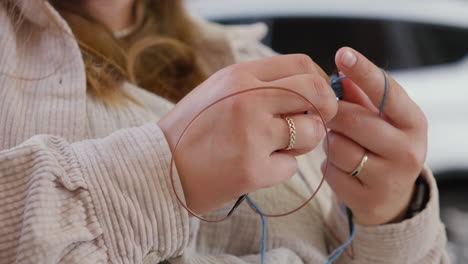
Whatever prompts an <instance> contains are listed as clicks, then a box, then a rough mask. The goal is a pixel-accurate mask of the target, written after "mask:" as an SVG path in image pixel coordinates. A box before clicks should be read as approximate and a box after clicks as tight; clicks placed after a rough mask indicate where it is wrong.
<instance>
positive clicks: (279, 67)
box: [243, 54, 328, 82]
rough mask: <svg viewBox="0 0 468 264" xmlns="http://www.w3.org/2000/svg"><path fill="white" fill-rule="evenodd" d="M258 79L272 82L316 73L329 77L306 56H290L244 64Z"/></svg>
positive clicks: (274, 57) (279, 56)
mask: <svg viewBox="0 0 468 264" xmlns="http://www.w3.org/2000/svg"><path fill="white" fill-rule="evenodd" d="M243 66H244V67H246V69H247V70H248V71H249V72H251V73H252V74H253V75H254V76H255V77H256V78H257V79H259V80H260V81H263V82H270V81H274V80H278V79H282V78H287V77H290V76H294V75H297V74H307V73H314V74H318V75H320V76H322V77H323V78H325V79H327V78H328V76H327V74H325V72H324V71H323V70H322V68H320V67H319V66H318V65H317V64H316V63H315V62H313V61H312V59H311V58H310V57H309V56H307V55H305V54H289V55H278V56H273V57H268V58H265V59H261V60H255V61H250V62H246V63H244V64H243Z"/></svg>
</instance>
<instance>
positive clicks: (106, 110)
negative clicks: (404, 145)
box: [0, 0, 449, 264]
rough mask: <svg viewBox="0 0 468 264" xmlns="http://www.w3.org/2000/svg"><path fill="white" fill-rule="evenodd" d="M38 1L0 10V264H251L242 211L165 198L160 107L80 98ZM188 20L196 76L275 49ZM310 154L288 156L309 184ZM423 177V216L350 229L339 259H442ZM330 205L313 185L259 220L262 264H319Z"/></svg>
mask: <svg viewBox="0 0 468 264" xmlns="http://www.w3.org/2000/svg"><path fill="white" fill-rule="evenodd" d="M37 2H38V1H36V0H17V3H18V5H19V7H20V9H21V12H22V13H23V14H24V16H25V21H24V23H22V24H21V26H20V27H19V28H16V29H15V28H14V25H12V22H11V20H10V18H9V17H8V15H7V14H6V11H5V9H4V7H3V6H1V7H0V263H2V264H3V263H5V264H6V263H38V264H39V263H142V262H144V263H158V262H159V261H162V260H165V259H169V260H170V262H171V263H239V264H241V263H258V262H259V255H258V252H259V248H260V236H261V232H260V230H261V229H260V221H259V217H258V216H257V215H256V214H254V213H253V211H252V210H251V209H250V208H248V206H246V205H245V204H244V205H242V206H241V207H240V209H239V210H238V211H236V213H235V214H234V216H233V217H232V218H230V219H229V220H228V221H226V222H223V223H220V224H207V223H204V222H199V221H198V220H196V219H195V218H190V217H189V216H188V214H187V212H186V211H185V210H184V209H183V208H182V207H181V206H180V205H179V204H178V202H177V200H176V199H175V196H174V194H173V192H172V189H171V183H170V180H169V174H168V167H169V161H170V157H171V153H170V150H169V148H168V145H167V143H166V140H165V138H164V136H163V133H162V132H161V130H160V129H159V127H158V126H157V124H156V122H157V120H158V119H159V118H161V116H163V115H164V114H165V113H167V112H168V111H169V110H170V109H171V107H172V105H171V104H170V103H169V102H167V101H165V100H164V99H161V98H160V97H158V96H156V95H154V94H151V93H149V92H147V91H145V90H143V89H140V88H138V87H135V86H132V85H130V84H124V86H123V89H125V90H126V91H127V92H128V93H129V94H130V95H131V96H133V97H134V98H136V99H137V100H138V101H140V102H141V103H143V105H144V107H141V106H138V105H134V104H132V103H129V105H128V106H107V105H105V104H103V103H102V102H101V101H99V100H95V99H93V98H91V97H89V96H87V94H86V80H85V72H84V66H83V61H82V58H81V55H80V50H79V48H78V46H77V43H76V41H75V40H74V39H73V38H70V37H64V36H63V34H59V33H57V32H56V31H54V30H47V29H46V27H47V25H48V24H47V23H48V21H49V20H48V18H47V17H46V16H44V15H43V14H42V13H41V11H40V8H38V6H37ZM52 11H53V10H52ZM53 12H54V14H55V19H57V21H59V23H60V25H61V26H63V27H64V28H66V29H67V30H68V31H69V28H68V26H67V25H66V23H65V22H64V21H63V19H61V18H60V16H59V15H58V14H57V13H56V12H55V11H53ZM197 23H198V25H199V30H200V34H199V36H200V39H199V43H198V45H199V47H198V48H199V55H200V57H201V58H203V65H204V67H205V68H206V70H210V67H211V69H216V68H219V67H221V66H222V65H227V64H229V63H233V62H239V61H244V60H248V59H255V58H260V57H265V56H269V55H272V54H273V52H271V51H270V50H269V49H267V48H265V47H264V46H262V45H260V44H259V42H258V39H259V38H260V37H261V35H262V34H263V33H264V28H263V27H262V26H261V25H257V26H251V27H222V26H218V25H213V24H209V23H206V22H203V21H198V22H197ZM18 77H21V78H18ZM321 158H323V157H314V156H312V155H306V156H303V157H300V158H299V160H300V161H299V164H300V170H301V172H302V173H303V174H304V175H306V176H307V177H308V178H310V179H311V180H312V181H313V180H317V179H318V177H319V176H320V170H319V161H320V159H321ZM423 175H424V176H425V178H426V180H427V181H428V182H429V183H430V186H431V198H430V201H429V203H428V205H427V207H426V209H425V210H424V211H422V212H421V213H420V214H418V215H417V216H415V217H414V218H412V219H408V220H405V221H403V222H402V223H398V224H391V225H383V226H377V227H365V226H359V225H357V226H356V230H357V234H356V238H355V240H354V242H353V244H352V246H351V247H350V249H349V250H348V251H347V252H346V253H345V254H344V255H343V256H342V257H341V258H340V259H339V261H338V263H359V264H364V263H398V264H401V263H411V264H413V263H414V264H415V263H418V264H419V263H449V260H448V258H447V254H446V251H445V243H446V236H445V231H444V226H443V225H442V223H441V222H440V219H439V209H438V196H437V195H438V194H437V189H436V186H435V183H434V179H433V177H432V175H431V173H430V172H429V171H427V170H425V171H424V172H423ZM176 187H177V188H178V189H179V190H181V186H180V183H179V182H176ZM278 192H279V193H278V194H277V195H275V197H265V198H266V199H271V202H276V201H278V203H277V204H278V206H285V207H288V203H287V201H288V200H290V199H292V198H293V195H295V194H292V193H291V192H288V191H287V190H284V189H280V190H278ZM280 198H281V199H280ZM369 198H370V199H371V197H369ZM288 208H289V207H288ZM336 208H338V206H337V203H336V202H335V201H334V198H333V193H332V192H331V190H330V188H329V187H328V186H325V188H323V189H322V190H321V191H320V195H319V197H318V198H317V199H316V200H315V201H314V202H312V203H311V204H310V205H308V206H307V207H306V208H304V209H302V210H301V211H299V212H298V213H296V214H293V215H290V216H288V217H284V218H276V219H269V220H268V243H267V250H268V251H267V263H325V262H326V260H327V255H328V254H329V253H330V252H331V250H333V249H334V248H336V247H337V246H338V245H339V244H340V243H341V242H343V241H344V240H345V239H346V238H347V236H348V233H347V232H348V230H347V222H346V218H345V216H344V214H343V212H342V211H341V210H339V209H336Z"/></svg>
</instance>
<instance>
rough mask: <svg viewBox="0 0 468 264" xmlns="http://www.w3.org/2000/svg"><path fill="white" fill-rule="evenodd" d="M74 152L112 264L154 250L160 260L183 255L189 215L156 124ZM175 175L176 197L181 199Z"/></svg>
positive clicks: (78, 146) (84, 144) (75, 146)
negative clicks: (181, 200) (170, 169)
mask: <svg viewBox="0 0 468 264" xmlns="http://www.w3.org/2000/svg"><path fill="white" fill-rule="evenodd" d="M72 148H73V151H74V153H75V155H76V156H77V158H78V160H79V163H80V166H81V169H82V171H83V174H84V178H85V180H86V182H87V185H88V188H89V191H90V193H91V195H92V199H93V202H94V204H95V207H96V211H97V215H98V218H99V221H100V222H101V224H102V227H103V230H104V240H105V243H106V244H107V245H106V246H107V248H108V250H109V255H110V256H111V262H112V263H127V262H131V263H141V262H142V258H143V257H144V256H145V255H146V254H147V253H148V252H150V251H156V252H158V254H159V255H160V257H161V259H167V258H171V257H175V256H178V255H180V254H182V251H183V249H184V248H185V246H186V245H187V242H188V237H189V232H188V226H189V223H188V222H189V216H188V213H187V212H186V211H185V210H184V209H183V208H182V207H181V206H180V204H179V202H178V201H177V199H176V196H175V194H174V191H173V189H172V184H171V179H170V175H169V167H170V159H171V152H170V149H169V146H168V144H167V142H166V139H165V137H164V134H163V133H162V131H161V130H160V128H159V127H158V126H157V125H156V124H147V125H144V126H141V127H136V128H129V129H124V130H120V131H118V132H115V133H114V134H112V135H110V136H108V137H106V138H104V139H98V140H90V141H83V142H79V143H75V144H72ZM174 173H175V175H174V176H175V177H174V178H175V186H176V189H177V192H178V193H179V194H182V195H183V192H182V187H181V184H180V181H179V177H178V175H177V174H176V173H177V172H176V170H174ZM182 198H183V197H182ZM112 256H113V258H114V259H112Z"/></svg>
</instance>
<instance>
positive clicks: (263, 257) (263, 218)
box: [245, 195, 267, 264]
mask: <svg viewBox="0 0 468 264" xmlns="http://www.w3.org/2000/svg"><path fill="white" fill-rule="evenodd" d="M245 199H246V200H247V202H248V203H249V204H250V206H252V208H254V209H255V211H256V212H257V213H258V215H260V220H261V221H262V247H261V249H260V256H261V263H262V264H265V251H266V239H267V234H266V219H265V216H264V215H263V212H262V211H261V210H260V208H259V207H258V206H257V205H256V204H255V203H254V202H253V201H252V199H250V197H249V196H248V195H247V196H246V197H245Z"/></svg>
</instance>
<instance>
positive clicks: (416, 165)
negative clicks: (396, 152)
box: [402, 149, 424, 170]
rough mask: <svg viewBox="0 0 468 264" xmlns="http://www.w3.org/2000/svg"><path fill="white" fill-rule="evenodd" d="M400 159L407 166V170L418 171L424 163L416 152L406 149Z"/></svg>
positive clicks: (421, 156)
mask: <svg viewBox="0 0 468 264" xmlns="http://www.w3.org/2000/svg"><path fill="white" fill-rule="evenodd" d="M402 158H403V159H404V160H405V162H406V164H408V167H409V168H412V169H414V170H420V169H421V168H422V166H423V163H424V158H423V155H420V153H418V152H417V151H415V150H413V149H407V150H406V151H404V152H403V153H402Z"/></svg>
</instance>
